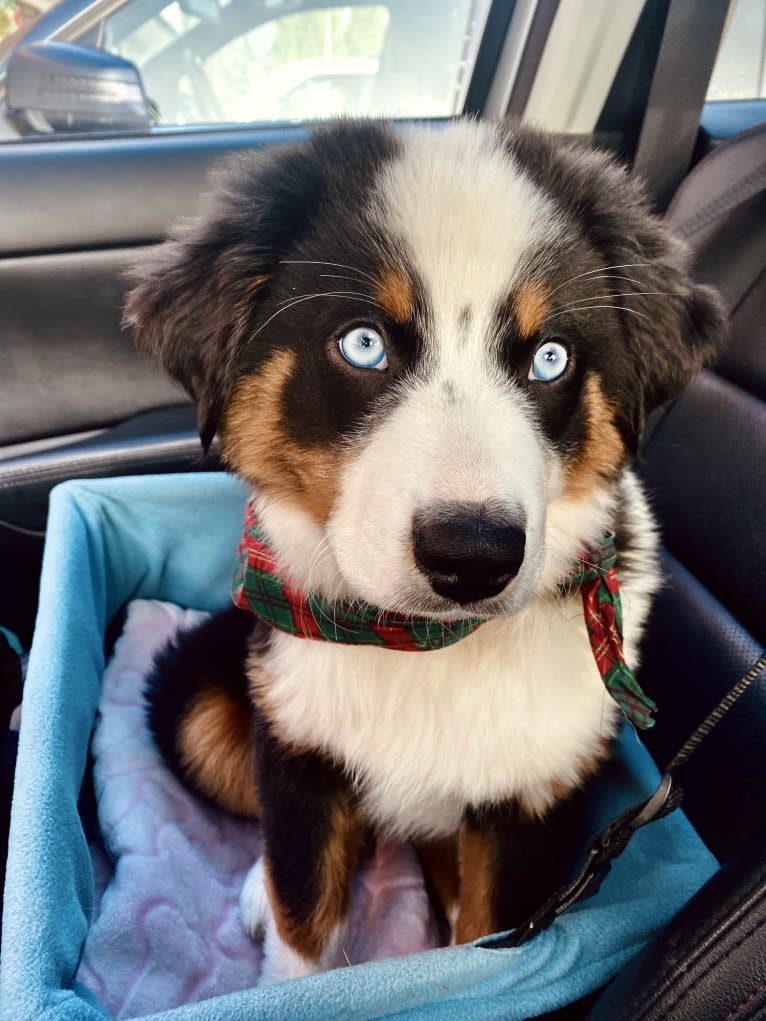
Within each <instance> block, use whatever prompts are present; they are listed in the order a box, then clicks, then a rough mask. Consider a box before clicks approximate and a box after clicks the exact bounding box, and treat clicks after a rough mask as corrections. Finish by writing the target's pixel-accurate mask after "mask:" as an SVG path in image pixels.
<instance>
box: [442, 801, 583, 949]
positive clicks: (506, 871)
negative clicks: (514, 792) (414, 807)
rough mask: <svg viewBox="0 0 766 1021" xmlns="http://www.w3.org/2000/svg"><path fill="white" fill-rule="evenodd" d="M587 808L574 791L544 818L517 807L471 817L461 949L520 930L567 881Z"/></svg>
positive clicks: (483, 809)
mask: <svg viewBox="0 0 766 1021" xmlns="http://www.w3.org/2000/svg"><path fill="white" fill-rule="evenodd" d="M585 803H586V798H585V795H584V792H583V791H572V792H570V793H569V794H568V795H567V796H565V797H564V798H563V799H562V800H560V801H559V802H558V803H557V804H555V805H554V806H553V807H552V808H550V809H549V810H548V811H547V812H546V813H545V815H544V816H543V817H542V818H540V817H538V816H532V815H530V814H529V813H528V812H527V811H525V810H524V809H523V808H522V807H521V806H520V805H519V804H518V803H517V802H506V803H504V804H500V805H486V806H480V807H477V808H473V809H470V810H469V811H468V812H467V813H466V815H465V819H464V822H463V825H462V827H461V830H460V838H459V847H460V874H461V889H460V910H459V913H458V919H457V924H456V926H455V942H456V943H470V942H473V940H475V939H479V938H480V937H481V936H487V935H489V934H490V933H493V932H502V931H503V930H505V929H511V928H513V927H514V926H516V925H520V924H521V923H522V922H524V921H526V919H527V918H529V916H530V915H532V914H533V913H534V911H536V910H537V908H539V907H540V906H541V905H542V904H543V903H544V902H545V901H546V900H547V899H548V897H550V896H551V894H553V893H554V892H555V891H556V889H557V888H558V887H559V886H560V885H561V884H562V883H564V882H565V881H566V879H567V877H568V875H569V874H570V872H571V870H572V868H573V866H574V864H575V862H576V857H577V851H578V849H579V848H580V847H581V845H582V843H583V841H584V836H585Z"/></svg>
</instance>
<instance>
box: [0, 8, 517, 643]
mask: <svg viewBox="0 0 766 1021" xmlns="http://www.w3.org/2000/svg"><path fill="white" fill-rule="evenodd" d="M513 7H514V5H513V4H508V3H503V2H500V3H494V4H490V3H489V0H450V2H449V3H447V4H443V3H442V2H441V0H430V2H427V3H424V4H418V5H413V4H409V3H407V2H403V0H381V2H379V3H345V4H341V3H338V2H337V0H306V2H287V0H285V2H284V3H281V2H276V3H275V2H273V0H257V2H253V3H251V2H249V0H228V2H221V3H218V2H217V0H182V2H179V0H170V2H168V0H123V2H122V3H115V2H114V0H107V2H105V3H104V2H102V3H95V4H94V3H90V4H89V3H82V4H81V5H79V7H77V8H76V7H75V5H73V0H65V3H64V4H61V5H58V6H54V7H53V8H51V9H50V10H49V11H48V13H47V14H45V15H43V16H42V17H41V18H40V19H38V21H37V22H36V23H34V24H33V25H32V26H31V27H29V28H27V29H26V35H24V34H23V33H24V30H22V33H21V34H22V38H20V39H19V40H18V43H17V44H15V43H14V41H13V39H10V40H6V42H5V43H4V44H3V50H2V54H0V60H1V61H2V62H0V107H2V104H3V101H4V100H5V107H3V109H4V111H5V114H8V99H9V96H11V94H12V93H13V90H12V85H13V83H12V82H11V81H10V80H9V77H8V74H7V71H8V68H9V66H10V67H11V70H12V69H13V65H12V61H13V60H14V59H16V60H19V53H21V66H23V67H24V68H27V67H28V64H24V59H26V57H27V56H28V55H29V53H30V52H31V54H32V56H33V57H34V58H35V59H36V60H39V59H40V58H41V54H42V56H43V57H45V56H46V54H49V53H50V52H51V48H50V45H49V43H50V42H53V43H55V44H56V47H58V51H57V52H56V53H55V54H54V55H55V57H56V60H59V59H63V60H64V64H63V65H60V66H58V65H53V64H50V63H48V64H47V65H46V68H47V71H46V73H48V74H49V75H54V74H59V78H58V79H56V81H62V80H64V79H63V78H61V75H63V74H66V73H68V72H67V69H70V71H71V68H72V67H75V66H80V65H77V64H76V63H75V64H71V63H67V62H68V61H70V60H71V59H74V60H75V61H78V60H81V59H82V55H83V53H84V54H85V58H86V59H89V57H92V54H93V53H94V52H96V51H95V49H94V48H97V47H101V48H102V49H101V51H100V52H102V53H104V54H106V56H107V58H108V59H111V58H114V59H115V60H117V59H119V60H121V61H123V62H125V63H128V62H130V63H131V64H132V65H133V66H134V67H135V68H136V69H137V72H138V74H139V76H140V80H141V83H142V86H143V89H144V95H145V97H146V101H147V109H148V110H150V111H151V114H150V120H151V125H152V126H151V128H150V129H149V130H147V131H145V132H144V133H140V134H138V133H136V132H132V133H131V132H128V131H126V130H124V128H123V129H121V128H120V126H119V124H116V123H111V124H106V126H105V123H103V124H102V125H101V127H100V129H99V125H98V124H95V125H94V124H90V125H89V124H88V123H87V122H86V121H83V120H82V119H81V120H79V121H78V119H77V118H78V117H82V111H80V110H79V108H78V109H77V110H75V112H74V113H73V114H72V116H71V117H70V118H69V124H67V121H66V118H65V117H63V116H59V117H58V118H57V117H56V116H55V115H54V114H52V113H51V111H50V109H43V108H41V109H38V110H34V109H32V110H29V111H28V110H22V111H19V110H16V112H15V114H14V115H13V117H11V118H10V119H7V121H6V128H7V130H6V135H5V138H4V140H3V141H2V142H0V182H2V183H1V185H0V330H1V332H0V337H1V338H2V340H1V341H0V343H1V344H2V352H3V362H4V364H3V368H2V369H0V568H2V572H3V577H4V578H6V579H8V578H12V579H14V581H13V584H12V585H5V586H2V590H1V591H0V621H2V623H3V624H4V625H5V626H6V627H9V628H11V629H12V630H14V631H16V632H17V633H18V634H19V635H20V636H21V637H22V640H23V641H24V642H26V641H28V640H29V637H30V634H31V628H32V624H33V619H34V606H35V594H36V585H37V575H38V569H39V561H40V556H41V550H42V541H43V535H44V529H45V520H46V508H47V497H48V493H49V491H50V488H51V487H52V486H53V485H54V484H56V483H57V482H59V481H61V480H63V479H66V478H73V477H88V476H95V475H108V474H128V473H137V472H146V471H176V470H196V469H207V468H211V467H216V466H217V459H216V455H215V449H213V451H212V452H211V455H210V456H208V457H207V458H204V459H203V458H202V457H201V450H200V447H199V442H198V439H197V436H196V432H195V422H194V415H193V413H192V410H191V408H190V407H189V405H188V402H187V400H186V398H185V395H184V394H183V393H181V392H180V391H179V390H178V389H177V388H176V387H175V386H174V385H172V384H171V383H169V382H168V381H166V380H164V379H163V378H162V377H161V376H160V375H159V374H158V372H157V370H156V368H155V367H154V366H153V365H150V364H149V363H148V361H147V360H146V359H145V358H144V357H143V356H141V355H139V354H138V353H137V352H136V351H135V349H134V347H133V344H132V340H131V337H130V336H129V334H128V333H127V332H126V331H125V330H124V329H123V328H122V327H121V324H120V320H121V306H122V302H123V297H124V294H125V290H126V287H127V282H126V271H127V269H128V267H129V266H130V265H131V264H133V263H136V262H140V261H141V259H142V258H143V257H144V255H145V253H146V250H147V248H148V247H149V246H151V245H153V244H155V243H156V242H158V241H159V240H161V239H162V237H163V236H164V235H165V233H166V231H167V229H168V227H169V225H170V224H172V223H174V222H176V221H178V220H179V219H181V218H183V217H184V216H188V215H189V214H191V213H192V212H193V211H194V209H195V207H196V205H197V202H198V200H199V196H200V194H201V193H202V192H203V191H204V189H205V184H206V179H207V175H208V173H209V171H210V169H211V168H212V167H213V166H214V165H215V163H216V162H217V161H218V160H220V159H222V158H225V157H226V156H227V155H230V154H232V153H236V152H241V151H243V150H248V149H259V148H263V147H267V146H270V145H274V144H276V143H279V142H284V141H288V140H291V139H296V138H300V137H303V136H304V135H305V132H306V123H307V121H308V120H309V119H317V118H322V117H325V116H334V115H337V114H350V115H356V114H360V113H361V112H362V111H363V110H364V111H366V112H368V113H369V112H372V113H386V112H388V113H391V114H393V115H395V116H399V117H401V118H404V117H406V118H416V117H423V118H426V117H427V118H430V119H436V120H438V119H439V118H445V117H449V116H452V115H454V114H456V113H460V112H461V111H462V109H463V108H464V106H465V104H466V99H467V98H468V97H469V93H470V96H471V97H472V98H471V102H473V103H474V104H477V103H478V105H481V103H482V97H481V96H480V95H479V92H478V91H477V85H476V81H478V80H479V78H481V79H482V80H483V82H484V86H483V88H484V93H485V94H486V91H487V88H488V85H489V82H490V81H491V78H492V72H493V69H494V67H495V66H496V64H497V60H498V57H499V50H500V47H501V45H502V42H503V40H504V39H505V34H506V29H507V26H508V23H509V21H510V18H511V16H512V14H513ZM41 26H42V28H41ZM30 40H31V41H32V42H33V43H34V45H33V46H32V48H31V50H30ZM24 46H26V47H27V50H26V53H25V52H23V47H24ZM62 47H63V49H62ZM72 52H74V57H72ZM61 53H63V55H64V56H63V58H60V54H61ZM82 66H83V67H84V68H85V69H84V70H83V71H82V74H83V76H84V75H85V74H86V73H90V71H88V69H87V67H86V66H85V65H82ZM3 68H5V72H4V71H3ZM51 68H53V70H51ZM62 68H63V70H62ZM98 73H100V71H99V72H98ZM3 74H4V75H5V77H4V78H3V77H2V76H3ZM70 77H71V75H70ZM51 80H53V79H52V78H49V81H51ZM83 81H85V77H83ZM472 83H473V84H472ZM83 91H84V88H83ZM13 94H14V95H18V89H17V90H16V92H15V93H13ZM61 95H64V99H65V100H66V101H72V102H74V100H72V97H71V93H70V92H67V90H66V88H64V86H62V87H61V89H60V94H59V96H58V99H59V100H60V99H61ZM3 97H4V99H3ZM62 102H63V100H62ZM73 109H74V107H73ZM27 113H30V114H31V116H26V114H27ZM9 123H10V125H11V126H10V127H8V124H9ZM86 127H89V128H90V130H88V131H86V130H85V128H86ZM11 131H13V132H14V134H12V135H11V134H10V132H11Z"/></svg>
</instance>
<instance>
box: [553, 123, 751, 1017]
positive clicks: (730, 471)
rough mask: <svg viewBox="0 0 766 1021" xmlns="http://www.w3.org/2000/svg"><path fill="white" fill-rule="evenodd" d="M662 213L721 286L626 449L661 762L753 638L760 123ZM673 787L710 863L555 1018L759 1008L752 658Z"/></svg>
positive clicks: (708, 164)
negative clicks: (698, 370)
mask: <svg viewBox="0 0 766 1021" xmlns="http://www.w3.org/2000/svg"><path fill="white" fill-rule="evenodd" d="M667 216H668V218H669V219H670V220H671V221H672V223H673V224H674V225H675V227H676V229H677V230H678V231H679V232H680V233H681V235H682V236H684V237H685V238H686V239H687V241H688V242H689V244H690V245H691V246H692V249H693V252H694V266H695V272H696V276H697V277H698V279H700V280H701V281H703V282H705V283H710V284H714V285H715V286H716V287H718V288H719V290H720V291H721V293H722V294H723V297H724V300H725V301H726V303H727V306H728V309H729V313H730V321H731V327H730V331H731V332H730V340H729V344H728V346H727V348H726V352H725V353H724V355H723V356H722V357H721V359H720V360H719V362H718V364H717V365H716V366H715V368H714V369H712V370H710V371H707V372H703V373H702V374H701V376H700V377H699V378H698V379H697V380H695V382H694V383H692V385H691V386H690V387H689V388H688V389H687V390H686V391H685V392H684V393H683V394H682V396H681V397H680V398H679V399H678V400H676V401H675V402H673V403H672V404H671V405H669V406H667V407H665V408H664V409H662V410H661V411H660V412H659V413H658V414H656V415H655V417H654V420H653V421H652V422H651V423H650V429H649V431H648V434H647V438H646V440H645V443H644V447H643V451H642V464H641V465H640V470H641V473H642V475H643V477H644V480H645V483H646V486H647V488H648V490H649V493H650V495H651V498H652V502H653V505H654V507H655V509H656V511H657V513H658V515H659V518H660V520H661V522H662V526H663V538H664V546H665V549H664V552H663V566H664V570H665V585H664V588H663V590H662V592H661V593H660V595H659V598H658V599H657V601H656V603H655V606H654V610H653V613H652V617H651V621H650V625H649V628H648V633H647V639H646V642H645V646H644V661H643V666H642V670H641V682H642V685H643V686H644V688H645V689H646V690H647V692H648V693H649V694H650V695H651V696H652V697H653V698H655V699H656V700H657V702H658V703H659V705H660V717H659V720H658V724H657V726H656V728H655V730H654V731H652V732H650V733H649V734H648V736H647V737H646V742H647V744H648V745H649V747H650V749H651V751H652V752H653V754H654V756H655V758H656V760H657V762H658V763H659V764H660V765H661V766H662V765H664V764H665V763H667V761H668V760H669V759H670V758H671V757H672V755H673V754H674V753H675V752H676V751H677V750H678V748H679V747H680V746H681V745H682V744H683V742H684V741H685V740H686V738H687V737H688V736H689V734H690V732H691V731H692V730H693V729H694V727H695V726H696V725H697V723H699V722H700V721H701V720H702V719H703V718H704V717H705V715H706V714H707V713H708V712H709V711H710V710H711V709H712V708H713V706H715V704H716V703H717V702H718V701H719V699H721V698H722V697H723V695H724V694H725V693H726V692H727V691H728V690H729V688H731V687H732V686H733V685H734V684H735V682H736V681H737V680H738V679H739V678H740V677H741V676H742V675H743V674H744V673H745V672H746V671H747V669H748V668H749V667H750V666H752V664H753V663H754V661H755V660H756V659H757V658H758V656H759V655H760V653H761V652H762V651H763V646H764V643H766V124H761V125H758V126H757V127H755V128H752V129H751V130H749V131H747V132H743V133H742V134H740V135H737V136H735V137H734V138H732V139H731V140H729V141H728V142H726V143H723V144H721V145H720V146H719V147H718V148H716V149H714V150H713V151H712V153H710V154H709V155H708V156H707V157H706V158H705V159H704V160H702V161H701V162H700V163H699V164H698V165H697V166H696V167H695V169H694V170H693V171H692V173H691V174H690V175H689V176H688V177H687V178H686V180H685V181H684V182H683V184H682V186H681V187H680V189H679V190H678V192H677V194H676V196H675V198H674V200H673V202H672V204H671V206H670V209H669V210H668V214H667ZM685 789H686V798H685V802H684V807H685V809H686V812H687V814H688V815H689V817H690V818H691V820H692V822H693V823H694V825H695V826H696V827H697V829H698V830H699V832H700V834H701V835H702V836H703V838H704V839H705V841H706V842H707V844H708V845H709V847H710V848H711V849H712V850H713V852H714V853H715V854H716V856H717V857H718V858H719V860H721V862H722V863H724V865H723V868H722V869H721V870H720V872H719V873H717V874H716V875H715V876H714V877H713V878H712V879H711V880H710V881H709V882H708V883H707V884H706V886H704V887H703V888H702V889H701V890H700V891H699V892H698V893H697V895H696V896H695V897H694V898H692V900H691V901H690V902H689V903H688V904H687V905H686V906H685V907H684V908H683V909H682V911H681V912H679V914H678V915H677V916H676V918H675V919H674V920H673V921H672V922H671V923H670V924H669V925H668V926H667V927H666V928H665V929H664V930H662V931H661V932H659V933H657V935H656V937H655V938H654V940H653V941H652V942H651V943H650V945H649V946H648V947H647V948H646V949H645V950H644V951H643V952H642V953H641V954H640V955H639V956H638V957H637V958H635V959H634V960H633V961H632V962H631V964H630V966H629V967H628V968H626V969H624V971H623V972H622V973H621V974H620V975H619V976H618V978H617V979H615V980H614V981H613V982H612V983H611V984H610V985H609V986H608V987H607V988H606V990H604V991H603V992H602V993H601V995H600V996H599V997H598V998H597V999H596V1001H595V1003H592V1004H591V1005H590V1009H586V1010H585V1011H584V1012H583V1010H582V1008H581V1010H580V1012H579V1014H573V1013H571V1012H568V1013H567V1014H566V1016H567V1017H574V1016H578V1017H583V1016H584V1017H586V1018H587V1021H660V1019H664V1021H750V1019H755V1018H761V1017H766V672H762V673H761V676H760V677H759V679H758V680H757V681H756V682H755V683H754V684H753V685H752V686H751V688H750V689H749V690H748V692H747V694H746V695H745V696H744V697H743V698H742V699H741V700H740V702H739V703H737V705H736V706H735V707H734V708H733V710H732V711H731V712H730V713H729V714H728V716H727V717H726V718H725V719H724V720H723V721H722V722H721V723H720V725H719V726H717V727H716V728H715V729H714V730H713V731H712V733H711V734H710V735H709V736H708V737H707V738H706V739H705V740H704V741H703V743H702V745H701V746H700V749H699V751H698V753H697V754H696V755H695V756H694V758H693V760H692V762H691V764H690V766H689V770H688V774H687V776H686V780H685ZM555 1016H557V1017H563V1016H564V1015H563V1014H559V1015H555Z"/></svg>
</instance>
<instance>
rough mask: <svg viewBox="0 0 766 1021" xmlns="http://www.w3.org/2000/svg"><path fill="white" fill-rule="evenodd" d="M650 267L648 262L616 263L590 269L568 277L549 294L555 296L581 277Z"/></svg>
mask: <svg viewBox="0 0 766 1021" xmlns="http://www.w3.org/2000/svg"><path fill="white" fill-rule="evenodd" d="M650 265H651V263H649V262H617V263H615V264H614V265H613V266H602V267H601V268H599V269H590V270H588V271H587V272H586V273H578V274H577V275H576V276H573V277H569V279H568V280H565V281H564V283H563V284H559V285H558V287H554V288H553V290H552V291H551V292H550V293H551V294H555V293H556V291H560V290H561V288H562V287H566V285H567V284H571V283H572V282H573V281H574V280H582V279H583V277H592V276H597V275H599V274H603V273H604V271H605V270H609V269H631V268H633V269H639V268H646V267H649V266H650Z"/></svg>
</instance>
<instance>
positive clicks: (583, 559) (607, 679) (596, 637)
mask: <svg viewBox="0 0 766 1021" xmlns="http://www.w3.org/2000/svg"><path fill="white" fill-rule="evenodd" d="M616 562H617V549H616V548H615V545H614V536H611V535H609V536H607V537H606V538H605V539H604V541H603V542H602V544H601V545H600V546H598V547H596V548H595V549H591V550H588V551H587V553H582V554H580V557H579V566H578V567H577V568H576V570H574V571H573V572H572V574H571V575H570V576H569V578H568V579H567V586H568V587H570V588H579V590H580V595H581V597H582V605H583V611H584V613H585V626H586V628H587V630H588V637H589V638H590V647H591V650H592V651H593V658H594V659H595V661H596V666H597V667H598V672H599V673H600V674H601V678H602V680H603V682H604V684H605V685H606V689H607V691H608V692H609V694H610V695H611V696H612V698H613V699H614V700H615V702H616V703H617V704H618V705H619V707H620V709H622V711H623V714H624V716H625V717H626V718H627V719H628V720H630V722H631V723H632V724H633V725H634V726H635V727H638V728H639V729H640V730H648V729H649V728H650V727H653V726H654V723H655V721H654V719H653V716H652V714H653V713H654V712H656V710H657V706H656V704H655V703H654V702H653V701H652V700H651V699H650V698H649V696H648V695H646V694H645V693H644V691H643V690H642V689H641V686H640V684H639V683H638V681H637V680H636V678H635V676H634V674H633V671H632V670H631V669H630V667H629V666H628V664H627V663H626V662H625V656H624V654H623V651H622V600H621V599H620V582H619V581H618V579H617V572H616V570H615V564H616Z"/></svg>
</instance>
